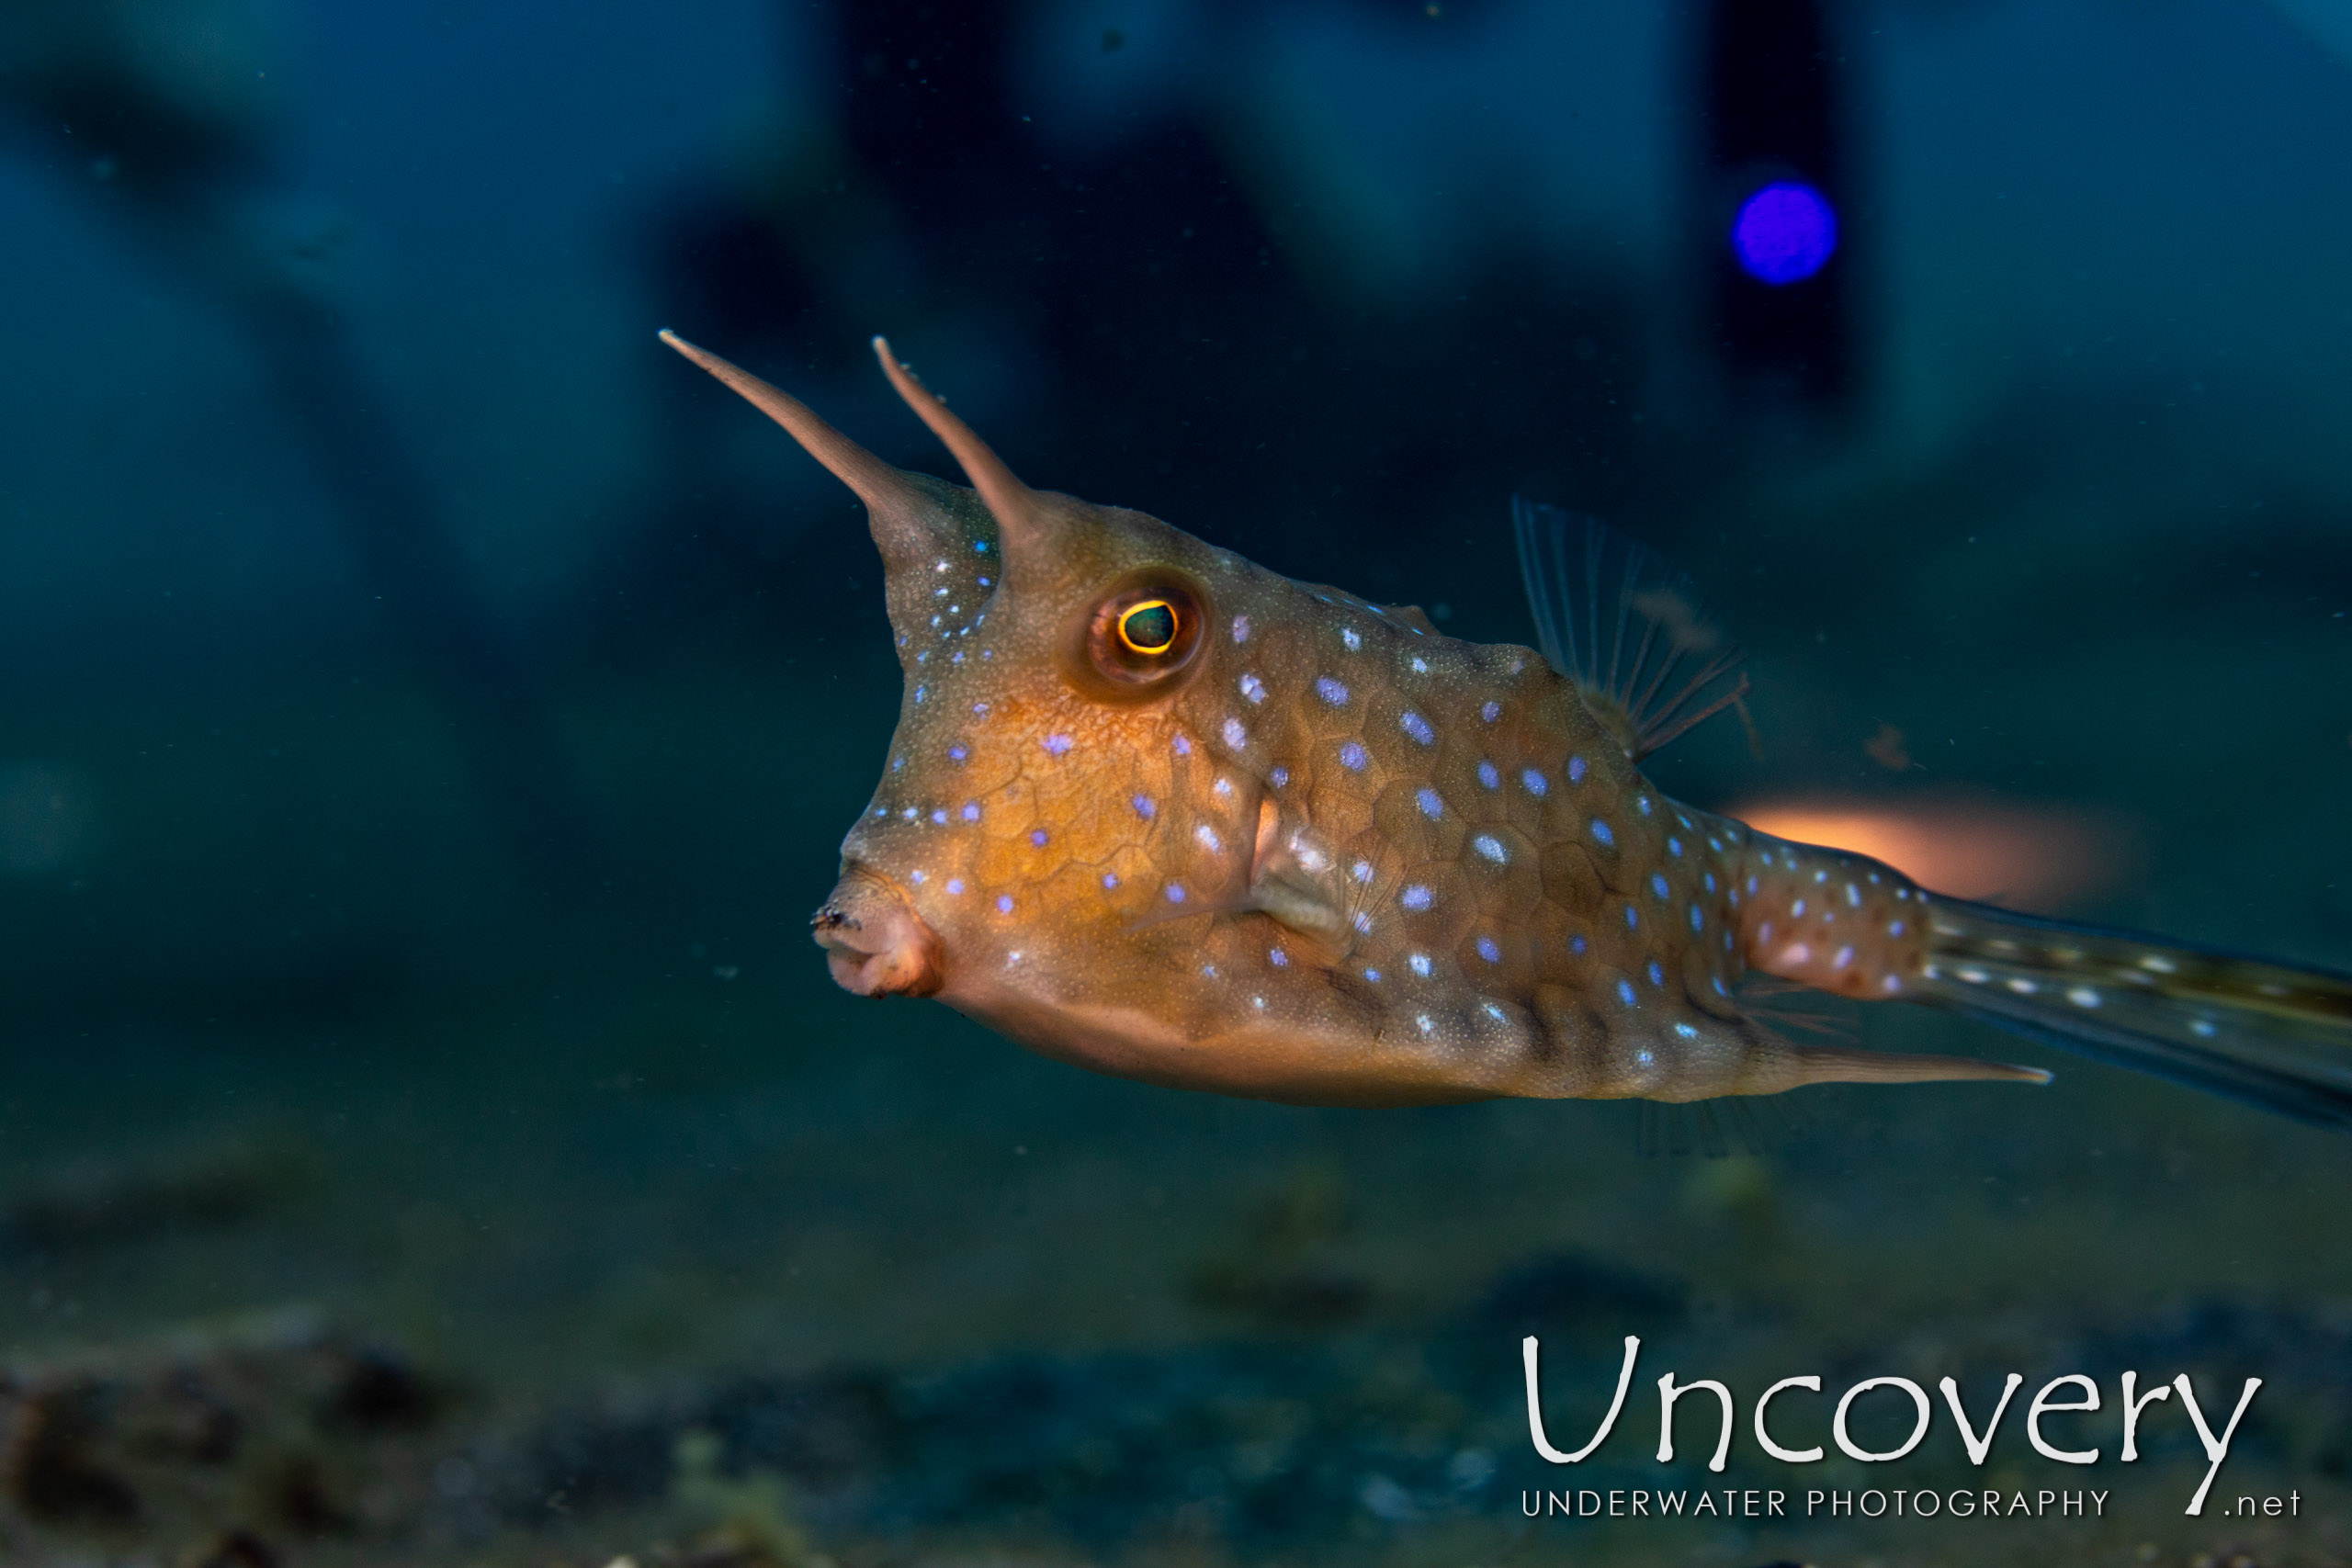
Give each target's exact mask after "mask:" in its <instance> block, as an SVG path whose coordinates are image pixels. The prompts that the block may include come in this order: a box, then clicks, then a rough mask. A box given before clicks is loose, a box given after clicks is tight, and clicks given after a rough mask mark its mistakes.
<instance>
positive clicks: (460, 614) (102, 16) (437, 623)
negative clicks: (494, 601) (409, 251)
mask: <svg viewBox="0 0 2352 1568" xmlns="http://www.w3.org/2000/svg"><path fill="white" fill-rule="evenodd" d="M257 31H258V23H257V20H256V19H255V18H254V17H251V16H250V15H247V14H245V13H244V12H243V10H242V9H241V8H239V7H235V6H227V5H220V4H208V3H206V0H113V3H104V4H94V3H85V0H11V3H10V4H9V5H8V6H6V9H5V10H0V117H6V119H10V120H13V121H14V122H15V124H16V126H17V129H18V130H20V131H21V132H22V133H23V134H24V135H25V136H26V137H27V138H28V140H29V141H30V143H31V145H32V148H33V149H35V150H37V151H38V152H39V153H41V154H46V155H47V157H48V158H50V159H53V160H54V164H53V166H54V167H55V168H57V169H59V170H60V171H61V172H62V173H63V174H64V175H66V177H67V179H68V181H69V183H70V185H71V188H73V189H74V190H75V191H77V192H79V193H81V194H83V195H85V196H86V197H88V198H89V199H90V200H91V201H92V202H93V203H94V204H95V205H96V206H97V207H98V208H99V209H101V210H102V211H103V212H104V214H105V216H106V217H107V219H108V220H111V221H112V222H114V223H115V224H116V225H118V226H119V228H120V229H121V230H122V231H124V232H125V233H126V234H127V235H128V236H129V237H130V240H131V241H132V242H133V243H135V244H136V245H138V246H139V247H140V249H141V251H143V252H144V253H145V254H148V255H149V256H151V257H152V258H153V259H154V260H155V262H156V263H157V264H159V265H162V266H164V267H166V268H168V269H169V270H170V271H171V272H172V273H173V274H174V275H175V276H176V277H177V278H178V279H179V280H180V281H181V282H182V283H183V284H184V285H185V286H186V287H187V288H190V289H192V290H194V291H195V292H196V293H198V295H200V296H201V297H203V298H204V299H206V300H207V301H209V303H210V305H211V306H212V307H214V308H215V309H217V310H220V311H221V312H223V313H224V314H225V315H226V316H227V317H228V318H229V319H230V320H231V321H233V323H234V324H235V325H236V327H237V328H238V329H239V330H240V332H241V333H243V336H244V338H245V339H246V341H247V342H248V343H249V344H251V346H252V349H253V352H254V355H255V356H256V357H257V358H258V359H259V360H260V362H261V364H262V366H263V367H264V369H265V371H266V375H267V377H268V379H269V381H270V382H271V384H272V386H273V389H274V390H275V391H276V393H277V398H278V400H279V402H280V404H281V406H282V409H283V411H284V413H285V416H286V418H287V420H288V423H290V425H291V427H292V428H293V430H294V433H295V434H296V436H297V438H298V439H299V441H300V444H301V446H302V447H303V449H304V451H305V454H306V455H307V457H309V459H310V461H311V467H312V468H313V469H314V471H315V473H316V475H317V477H318V479H319V482H320V484H321V485H322V488H323V489H324V490H325V491H326V492H327V495H328V497H329V498H330V500H331V502H332V503H333V506H334V511H335V513H336V514H337V517H338V519H339V520H340V522H341V523H342V525H343V528H344V531H345V536H346V538H347V541H348V544H349V547H350V548H351V550H352V553H353V555H354V556H355V558H356V559H357V561H358V563H359V567H360V570H361V571H362V573H363V576H364V581H365V582H366V584H367V586H368V589H369V590H370V591H371V592H373V594H374V596H375V597H376V598H378V599H379V600H380V601H381V602H382V603H383V605H384V608H385V610H386V612H387V613H388V614H389V615H390V618H391V621H392V624H393V626H394V627H395V629H396V631H397V632H398V634H399V636H400V637H401V640H402V642H403V643H404V645H405V646H406V649H407V650H408V653H409V655H410V657H411V658H412V659H413V660H414V662H415V664H416V667H417V669H418V671H419V672H420V674H421V675H422V676H423V678H424V681H425V682H426V684H427V685H428V686H429V687H430V689H431V690H432V691H433V693H434V694H435V696H436V697H437V698H438V699H439V701H440V703H441V705H443V707H444V709H445V710H446V711H447V714H448V716H449V718H450V721H451V722H452V724H453V725H454V726H455V727H456V729H457V731H458V738H459V740H460V743H461V744H462V745H463V747H464V748H465V750H467V752H468V753H469V756H470V758H471V760H472V762H473V765H474V769H475V772H476V773H477V775H478V776H479V778H480V781H481V788H482V792H483V795H484V796H485V798H486V801H487V804H488V806H489V808H490V810H491V813H492V816H493V817H494V818H495V819H496V821H497V823H498V825H499V827H500V829H502V830H503V834H504V837H505V839H506V840H507V842H508V844H509V845H510V847H511V848H512V849H513V851H514V852H515V855H516V856H517V857H518V859H519V860H520V862H521V863H522V865H523V868H524V870H525V872H526V874H527V875H528V876H529V878H530V880H531V881H532V882H533V883H534V884H535V885H536V886H538V887H539V888H541V889H542V890H544V891H548V892H550V893H558V894H570V893H573V892H577V891H579V890H581V889H582V888H584V887H585V886H589V885H590V884H591V883H592V882H593V881H594V879H595V876H596V871H597V867H596V864H595V860H596V854H597V851H596V847H595V842H596V836H595V834H594V831H593V830H592V827H591V817H590V812H589V809H588V807H587V805H586V803H585V800H584V797H583V796H582V794H581V792H580V789H579V786H578V784H577V783H576V782H575V780H574V778H573V776H572V773H571V769H570V767H569V765H568V763H567V762H566V760H565V758H564V756H563V754H562V750H561V748H560V746H559V745H558V743H557V740H556V737H555V732H554V729H553V727H552V725H551V723H550V720H549V717H548V710H547V704H546V701H545V698H544V695H543V694H542V691H541V689H540V686H539V683H538V682H537V680H536V679H535V678H534V676H533V674H532V672H531V671H530V669H529V667H528V664H527V661H526V659H525V656H524V653H523V650H522V649H521V648H520V647H519V646H518V644H517V642H516V639H515V637H514V636H513V635H512V633H511V632H510V631H509V630H508V629H507V627H506V626H504V625H503V623H502V622H501V620H500V619H499V617H498V616H497V615H495V614H494V613H493V611H492V608H491V607H490V605H489V604H487V603H486V602H485V601H484V600H483V599H482V597H481V595H480V594H479V593H477V592H475V590H474V588H473V586H472V583H471V581H470V580H469V571H468V568H467V563H466V561H465V558H464V555H463V552H462V550H461V549H460V547H459V546H458V542H457V540H456V539H455V538H454V537H453V536H452V535H451V533H450V531H449V528H448V526H447V523H446V521H445V519H444V518H443V516H442V513H441V512H440V510H439V508H438V506H437V505H436V503H435V499H434V496H433V493H432V489H431V486H430V485H429V483H428V482H427V480H426V479H425V476H424V471H423V469H422V468H421V467H420V466H419V463H418V461H417V459H416V458H415V457H414V456H413V454H412V453H411V451H410V450H409V448H408V446H406V445H405V444H404V443H403V441H402V440H401V435H400V434H399V431H398V428H397V426H398V423H399V421H398V418H397V416H396V414H395V412H394V411H392V410H391V409H390V408H389V407H388V406H386V397H385V393H384V390H383V387H382V383H381V381H380V379H379V378H378V377H377V376H376V375H375V374H374V373H373V372H372V371H371V370H370V369H369V367H368V366H367V365H366V364H365V363H364V362H363V361H362V359H361V358H360V356H359V355H358V353H357V351H356V348H355V346H354V344H353V343H352V339H351V334H350V333H349V331H348V328H347V324H346V322H345V320H344V317H343V314H342V312H341V311H340V310H338V309H337V307H336V305H335V303H334V299H332V297H331V296H330V294H329V293H328V291H327V290H326V289H325V288H323V287H322V284H321V282H320V281H319V279H318V278H317V276H315V269H314V268H313V266H312V264H313V263H314V262H315V261H316V260H317V259H318V258H319V255H320V253H321V251H322V247H326V246H330V245H332V243H333V234H332V231H327V232H325V233H321V232H318V231H310V232H294V231H288V226H287V225H286V224H285V223H284V221H283V218H282V214H283V212H284V210H285V209H286V206H287V196H288V193H287V192H286V191H285V190H284V189H283V188H282V183H281V181H280V180H279V178H278V177H277V172H276V169H275V167H274V164H275V160H274V158H273V155H272V147H271V130H272V128H271V125H270V117H269V114H268V111H267V107H266V102H265V100H264V94H263V92H262V90H261V89H260V88H259V87H257V86H256V85H255V84H256V83H257V82H258V81H260V80H261V79H262V77H263V74H264V73H261V72H260V71H258V70H255V69H254V68H253V67H252V64H251V58H250V52H249V51H243V50H240V49H239V48H237V47H236V45H237V44H238V43H239V42H244V43H248V44H250V43H251V42H253V41H254V34H255V33H256V32H257ZM77 176H78V177H77Z"/></svg>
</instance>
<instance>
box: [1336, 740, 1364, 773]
mask: <svg viewBox="0 0 2352 1568" xmlns="http://www.w3.org/2000/svg"><path fill="white" fill-rule="evenodd" d="M1370 760H1371V759H1369V758H1367V757H1366V756H1365V755H1364V753H1363V747H1362V746H1361V745H1359V744H1358V743H1356V742H1355V741H1353V740H1351V741H1349V742H1347V744H1345V745H1343V746H1341V747H1340V766H1341V767H1343V768H1345V769H1347V770H1348V772H1350V773H1362V772H1363V765H1364V763H1365V762H1367V761H1370Z"/></svg>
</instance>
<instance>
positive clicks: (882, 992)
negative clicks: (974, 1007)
mask: <svg viewBox="0 0 2352 1568" xmlns="http://www.w3.org/2000/svg"><path fill="white" fill-rule="evenodd" d="M809 930H810V931H811V933H812V934H813V935H814V936H815V937H816V939H817V945H818V946H819V947H821V948H823V949H824V950H825V966H826V967H827V968H829V969H831V971H832V973H833V983H834V984H835V985H837V986H839V987H841V988H842V990H844V991H848V992H850V993H851V994H853V995H854V996H860V997H928V996H932V995H934V994H935V993H936V992H937V991H938V990H939V988H940V987H941V986H942V985H944V983H945V977H944V976H942V975H941V973H940V968H939V957H940V948H939V936H938V933H936V932H934V931H933V930H932V929H931V927H930V926H929V925H927V924H925V923H924V921H923V918H922V916H921V915H918V914H916V913H915V911H914V908H913V906H911V905H910V904H909V903H908V902H907V899H906V896H905V895H904V894H902V893H900V892H899V890H898V889H897V888H896V887H893V886H890V885H889V884H888V883H887V882H884V881H882V880H881V879H880V878H878V877H876V876H872V875H869V874H866V873H865V872H862V871H849V872H845V873H844V874H842V879H841V882H840V884H839V885H838V886H835V887H834V889H833V891H832V896H831V897H829V898H827V899H826V900H825V903H824V907H823V908H820V909H819V910H818V911H817V912H816V914H815V915H813V916H811V917H810V918H809Z"/></svg>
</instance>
